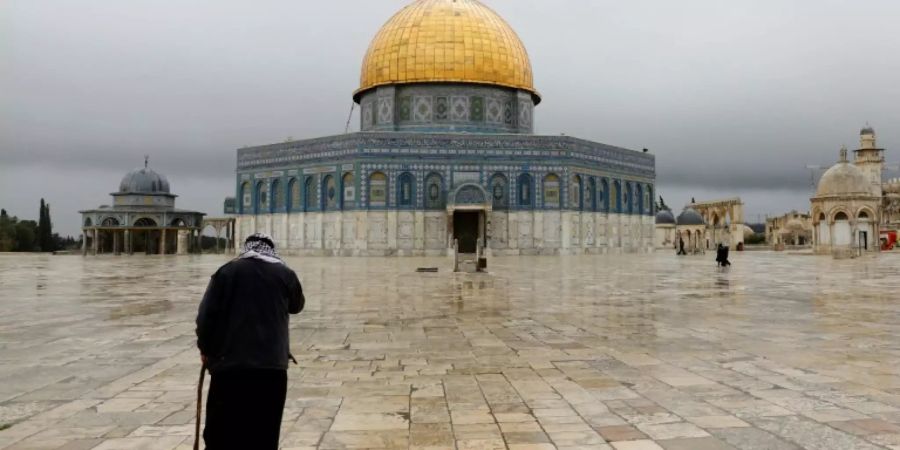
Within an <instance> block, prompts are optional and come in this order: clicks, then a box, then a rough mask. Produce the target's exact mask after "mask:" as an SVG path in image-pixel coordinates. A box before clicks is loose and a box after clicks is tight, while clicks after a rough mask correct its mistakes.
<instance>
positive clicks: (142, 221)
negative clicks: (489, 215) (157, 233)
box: [134, 217, 156, 228]
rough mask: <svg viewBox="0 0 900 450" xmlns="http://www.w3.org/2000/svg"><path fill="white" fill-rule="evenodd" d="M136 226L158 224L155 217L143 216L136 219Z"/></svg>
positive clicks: (143, 226)
mask: <svg viewBox="0 0 900 450" xmlns="http://www.w3.org/2000/svg"><path fill="white" fill-rule="evenodd" d="M134 226H136V227H141V228H146V227H155V226H156V221H155V220H153V219H151V218H149V217H143V218H140V219H138V220H136V221H135V222H134Z"/></svg>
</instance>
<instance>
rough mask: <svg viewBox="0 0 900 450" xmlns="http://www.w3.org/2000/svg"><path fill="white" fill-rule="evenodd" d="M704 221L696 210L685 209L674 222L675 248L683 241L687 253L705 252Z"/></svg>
mask: <svg viewBox="0 0 900 450" xmlns="http://www.w3.org/2000/svg"><path fill="white" fill-rule="evenodd" d="M706 238H707V235H706V221H705V220H704V219H703V216H701V215H700V213H698V212H697V211H696V210H694V209H692V208H690V207H686V208H685V209H684V211H682V212H681V214H679V215H678V218H677V219H676V220H675V246H676V248H678V247H680V245H681V244H680V242H681V241H684V250H685V251H686V252H688V253H691V254H694V253H703V252H704V251H705V250H706Z"/></svg>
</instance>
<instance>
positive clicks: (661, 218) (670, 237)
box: [655, 209, 675, 249]
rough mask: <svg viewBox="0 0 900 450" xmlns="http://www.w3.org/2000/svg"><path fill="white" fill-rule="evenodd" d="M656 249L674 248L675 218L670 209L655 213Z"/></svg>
mask: <svg viewBox="0 0 900 450" xmlns="http://www.w3.org/2000/svg"><path fill="white" fill-rule="evenodd" d="M655 243H656V248H658V249H671V248H675V216H674V215H673V214H672V210H670V209H662V210H660V211H659V212H658V213H656V239H655Z"/></svg>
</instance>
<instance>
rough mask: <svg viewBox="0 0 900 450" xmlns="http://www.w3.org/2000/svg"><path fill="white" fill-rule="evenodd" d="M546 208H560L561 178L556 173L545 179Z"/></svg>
mask: <svg viewBox="0 0 900 450" xmlns="http://www.w3.org/2000/svg"><path fill="white" fill-rule="evenodd" d="M544 207H545V208H559V177H558V176H557V175H556V174H555V173H551V174H549V175H547V176H546V177H544Z"/></svg>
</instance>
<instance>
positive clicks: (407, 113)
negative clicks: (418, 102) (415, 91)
mask: <svg viewBox="0 0 900 450" xmlns="http://www.w3.org/2000/svg"><path fill="white" fill-rule="evenodd" d="M399 113H400V120H402V121H407V122H408V121H410V120H412V98H411V97H410V96H408V95H407V96H405V97H400V108H399Z"/></svg>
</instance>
